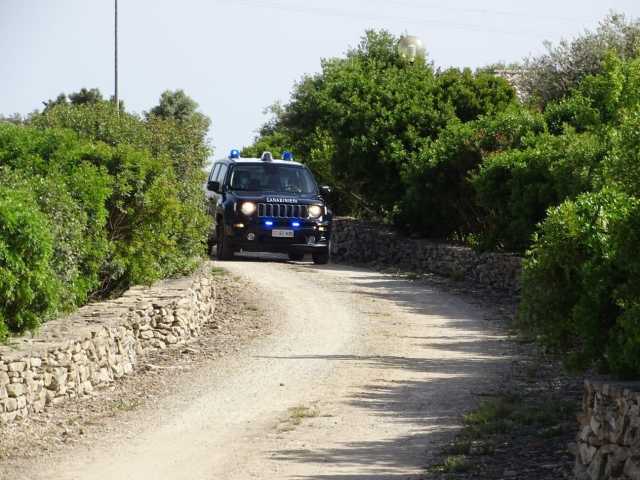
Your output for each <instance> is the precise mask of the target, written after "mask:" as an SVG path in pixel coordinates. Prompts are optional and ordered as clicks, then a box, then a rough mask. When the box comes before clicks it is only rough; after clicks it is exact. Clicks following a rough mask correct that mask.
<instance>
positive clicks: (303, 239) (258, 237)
mask: <svg viewBox="0 0 640 480" xmlns="http://www.w3.org/2000/svg"><path fill="white" fill-rule="evenodd" d="M282 157H283V159H282V160H276V159H274V158H273V156H272V155H271V153H269V152H265V153H264V154H263V155H262V158H241V157H240V152H239V151H238V150H232V152H231V154H230V155H229V157H228V158H225V159H223V160H218V161H216V162H215V164H214V165H213V168H212V169H211V173H210V174H209V180H208V182H207V191H208V192H207V197H208V201H209V212H210V214H211V215H212V216H213V218H214V222H213V225H214V228H212V231H211V233H210V235H209V241H208V245H209V250H210V252H212V251H213V247H214V245H215V253H216V257H217V258H218V260H230V259H232V258H233V254H234V252H237V251H240V250H242V251H249V252H278V253H286V254H288V255H289V259H291V260H302V259H303V258H304V255H305V254H306V253H310V254H311V256H312V258H313V262H314V263H316V264H326V263H327V262H328V261H329V242H330V239H331V218H332V214H331V211H330V210H329V208H328V207H327V204H326V201H325V200H326V198H327V196H328V194H329V193H330V191H331V189H330V188H329V187H326V186H325V187H321V188H318V184H317V183H316V180H315V178H314V177H313V174H312V173H311V172H310V171H309V169H308V168H307V167H305V166H304V165H302V164H300V163H298V162H295V161H293V156H292V155H291V154H290V153H289V152H285V153H283V155H282Z"/></svg>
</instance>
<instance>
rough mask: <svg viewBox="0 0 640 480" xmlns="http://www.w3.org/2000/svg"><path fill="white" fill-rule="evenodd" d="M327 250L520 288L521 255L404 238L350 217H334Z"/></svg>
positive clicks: (351, 259) (344, 257)
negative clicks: (478, 250) (482, 251)
mask: <svg viewBox="0 0 640 480" xmlns="http://www.w3.org/2000/svg"><path fill="white" fill-rule="evenodd" d="M331 242H332V243H331V253H332V257H333V260H334V261H336V262H345V263H356V264H371V263H373V264H377V265H378V266H395V267H398V268H400V269H405V270H409V271H416V272H431V273H436V274H439V275H443V276H446V277H450V278H454V279H458V280H467V281H471V282H475V283H479V284H482V285H485V286H490V287H494V288H498V289H501V290H507V291H513V292H517V291H519V289H520V274H521V271H522V259H521V258H520V257H518V256H516V255H508V254H501V253H477V252H475V251H474V250H473V249H471V248H468V247H463V246H458V245H451V244H447V243H440V242H434V241H430V240H425V239H413V238H407V237H404V236H402V235H400V234H399V233H397V232H395V231H393V230H391V229H390V228H388V227H385V226H383V225H379V224H372V223H367V222H362V221H357V220H353V219H336V220H334V224H333V232H332V240H331Z"/></svg>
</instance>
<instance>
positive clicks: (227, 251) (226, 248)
mask: <svg viewBox="0 0 640 480" xmlns="http://www.w3.org/2000/svg"><path fill="white" fill-rule="evenodd" d="M216 258H217V259H218V260H222V261H224V260H232V259H233V244H232V243H231V239H230V238H229V237H227V236H226V235H225V234H224V227H222V228H218V241H217V242H216Z"/></svg>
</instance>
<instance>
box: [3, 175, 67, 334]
mask: <svg viewBox="0 0 640 480" xmlns="http://www.w3.org/2000/svg"><path fill="white" fill-rule="evenodd" d="M50 230H51V224H50V223H49V222H48V221H47V218H46V216H45V215H44V214H43V213H42V212H40V210H39V208H38V205H37V203H36V201H35V199H34V198H33V195H32V193H31V192H30V191H29V190H26V189H15V188H13V187H11V186H6V185H0V299H1V301H0V340H2V339H4V338H6V336H7V335H8V333H9V331H10V330H11V331H23V330H25V329H33V328H36V327H37V326H38V325H39V324H40V322H41V320H42V319H46V318H47V317H49V316H50V315H52V314H54V313H56V311H57V309H58V306H59V304H60V289H59V283H58V281H57V278H56V275H55V272H54V270H53V268H52V265H51V260H52V257H53V237H52V235H51V233H50Z"/></svg>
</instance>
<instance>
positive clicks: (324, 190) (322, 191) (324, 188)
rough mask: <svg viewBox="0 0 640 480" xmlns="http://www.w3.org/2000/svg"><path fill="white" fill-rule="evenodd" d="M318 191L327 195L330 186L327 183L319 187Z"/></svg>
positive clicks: (329, 191)
mask: <svg viewBox="0 0 640 480" xmlns="http://www.w3.org/2000/svg"><path fill="white" fill-rule="evenodd" d="M320 193H321V194H322V195H329V194H330V193H331V187H330V186H328V185H323V186H322V187H320Z"/></svg>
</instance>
